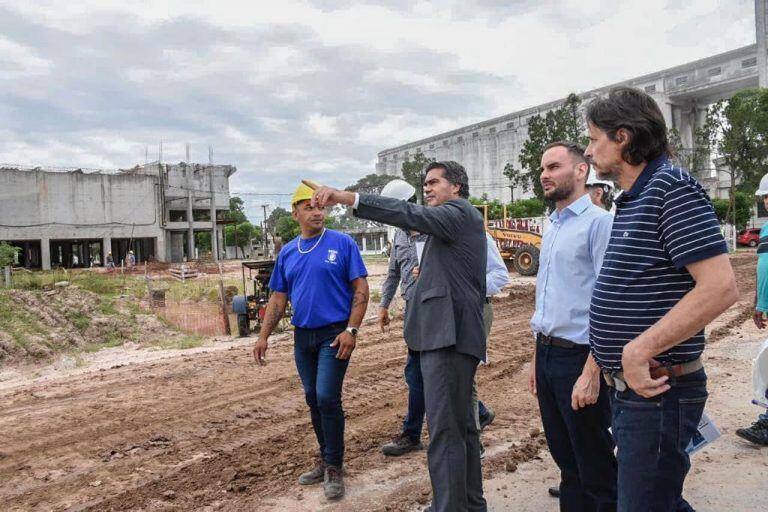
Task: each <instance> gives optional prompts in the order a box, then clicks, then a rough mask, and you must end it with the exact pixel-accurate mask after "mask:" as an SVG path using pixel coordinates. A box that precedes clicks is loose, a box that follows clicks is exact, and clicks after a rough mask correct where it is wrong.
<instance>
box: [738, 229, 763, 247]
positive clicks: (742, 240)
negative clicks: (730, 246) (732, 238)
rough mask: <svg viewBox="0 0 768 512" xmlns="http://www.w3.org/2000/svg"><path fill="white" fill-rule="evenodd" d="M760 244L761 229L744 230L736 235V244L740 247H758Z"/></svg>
mask: <svg viewBox="0 0 768 512" xmlns="http://www.w3.org/2000/svg"><path fill="white" fill-rule="evenodd" d="M759 242H760V228H748V229H742V230H741V231H739V232H738V233H737V234H736V243H737V244H739V245H748V246H750V247H757V244H758V243H759Z"/></svg>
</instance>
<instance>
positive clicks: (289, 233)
mask: <svg viewBox="0 0 768 512" xmlns="http://www.w3.org/2000/svg"><path fill="white" fill-rule="evenodd" d="M337 226H338V222H337V220H336V217H334V216H333V215H327V216H326V217H325V227H326V228H329V229H336V228H337ZM275 234H276V235H277V236H279V237H280V238H281V239H282V240H283V242H287V241H288V240H291V239H293V238H296V237H297V236H299V235H300V234H301V227H300V226H299V223H298V222H296V221H295V220H293V217H292V216H290V215H288V216H282V217H280V218H278V219H277V222H276V224H275Z"/></svg>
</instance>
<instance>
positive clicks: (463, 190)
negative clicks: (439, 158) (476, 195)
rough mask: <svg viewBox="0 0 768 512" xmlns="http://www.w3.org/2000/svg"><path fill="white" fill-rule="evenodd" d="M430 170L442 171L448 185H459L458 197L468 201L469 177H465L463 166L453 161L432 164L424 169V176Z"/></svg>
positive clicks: (465, 172)
mask: <svg viewBox="0 0 768 512" xmlns="http://www.w3.org/2000/svg"><path fill="white" fill-rule="evenodd" d="M432 169H442V170H443V177H444V178H445V179H446V180H448V183H450V184H451V185H459V197H463V198H464V199H469V177H467V171H465V170H464V166H463V165H461V164H460V163H459V162H454V161H453V160H446V161H444V162H432V163H431V164H429V165H428V166H427V168H426V169H424V176H426V175H427V173H428V172H429V171H431V170H432Z"/></svg>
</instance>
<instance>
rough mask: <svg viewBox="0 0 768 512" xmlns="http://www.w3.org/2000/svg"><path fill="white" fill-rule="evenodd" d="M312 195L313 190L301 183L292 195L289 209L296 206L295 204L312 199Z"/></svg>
mask: <svg viewBox="0 0 768 512" xmlns="http://www.w3.org/2000/svg"><path fill="white" fill-rule="evenodd" d="M314 193H315V191H314V190H312V189H311V188H309V187H308V186H306V185H305V184H303V183H301V184H300V185H299V186H298V187H296V191H295V192H294V193H293V199H291V207H293V206H296V203H300V202H301V201H307V200H308V199H312V194H314Z"/></svg>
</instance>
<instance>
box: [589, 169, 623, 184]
mask: <svg viewBox="0 0 768 512" xmlns="http://www.w3.org/2000/svg"><path fill="white" fill-rule="evenodd" d="M592 185H607V186H609V187H611V188H616V186H615V185H614V184H613V182H612V181H608V180H601V179H600V178H598V177H597V173H596V172H595V168H594V167H592V166H590V168H589V176H587V186H588V187H589V186H592Z"/></svg>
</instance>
